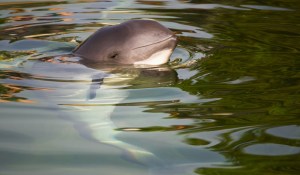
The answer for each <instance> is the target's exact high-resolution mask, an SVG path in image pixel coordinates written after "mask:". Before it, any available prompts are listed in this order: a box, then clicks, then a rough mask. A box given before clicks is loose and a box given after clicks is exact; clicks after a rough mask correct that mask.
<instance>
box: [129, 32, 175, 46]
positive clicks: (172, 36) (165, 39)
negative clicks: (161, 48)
mask: <svg viewBox="0 0 300 175" xmlns="http://www.w3.org/2000/svg"><path fill="white" fill-rule="evenodd" d="M170 39H174V40H176V35H174V34H173V35H170V36H168V37H166V38H163V39H162V40H159V41H156V42H153V43H150V44H145V45H142V46H138V47H135V48H133V49H132V50H135V49H140V48H143V47H147V46H151V45H155V44H159V43H162V42H164V41H167V40H170Z"/></svg>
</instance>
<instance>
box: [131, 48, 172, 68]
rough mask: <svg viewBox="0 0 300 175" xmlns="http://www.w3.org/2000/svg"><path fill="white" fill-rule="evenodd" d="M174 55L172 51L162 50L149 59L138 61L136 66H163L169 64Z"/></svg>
mask: <svg viewBox="0 0 300 175" xmlns="http://www.w3.org/2000/svg"><path fill="white" fill-rule="evenodd" d="M171 54H172V49H167V50H162V51H160V52H156V53H154V54H152V55H151V56H150V57H149V58H148V59H146V60H143V61H137V62H135V63H134V65H161V64H165V63H167V62H168V60H169V57H170V56H171Z"/></svg>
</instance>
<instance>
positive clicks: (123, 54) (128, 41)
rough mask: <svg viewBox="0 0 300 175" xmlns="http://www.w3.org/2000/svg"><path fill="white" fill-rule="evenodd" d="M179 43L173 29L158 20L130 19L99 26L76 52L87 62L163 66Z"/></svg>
mask: <svg viewBox="0 0 300 175" xmlns="http://www.w3.org/2000/svg"><path fill="white" fill-rule="evenodd" d="M176 43H177V39H176V36H175V35H174V34H173V32H172V31H170V30H169V29H167V28H166V27H164V26H162V25H161V24H159V23H158V22H155V21H151V20H131V21H128V22H124V23H122V24H119V25H114V26H108V27H103V28H101V29H99V30H98V31H96V32H95V33H94V34H92V35H91V36H90V37H89V38H88V39H86V40H85V41H84V42H83V43H82V44H81V45H79V46H78V47H77V48H76V49H75V50H74V51H73V53H74V54H75V55H78V56H80V57H82V59H83V62H88V63H106V64H134V65H161V64H165V63H167V62H168V60H169V58H170V56H171V54H172V52H173V50H174V48H175V47H176Z"/></svg>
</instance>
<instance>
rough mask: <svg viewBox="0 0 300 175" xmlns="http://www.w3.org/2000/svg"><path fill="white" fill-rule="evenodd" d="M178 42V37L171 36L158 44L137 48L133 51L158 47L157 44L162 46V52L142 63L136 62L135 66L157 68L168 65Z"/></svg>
mask: <svg viewBox="0 0 300 175" xmlns="http://www.w3.org/2000/svg"><path fill="white" fill-rule="evenodd" d="M164 42H165V43H164ZM176 42H177V40H176V36H175V35H171V36H169V37H167V38H164V39H162V40H160V41H157V42H154V43H151V44H146V45H143V46H139V47H136V48H134V49H132V50H135V49H140V48H144V47H149V46H153V45H156V44H162V48H161V50H159V51H157V52H155V53H153V54H152V55H151V56H149V57H148V58H147V59H145V60H141V61H136V62H134V63H133V64H134V65H136V66H139V65H150V66H157V65H162V64H165V63H167V62H168V61H169V58H170V56H171V54H172V52H173V50H174V48H175V45H176Z"/></svg>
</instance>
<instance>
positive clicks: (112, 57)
mask: <svg viewBox="0 0 300 175" xmlns="http://www.w3.org/2000/svg"><path fill="white" fill-rule="evenodd" d="M118 56H119V53H118V52H113V53H111V54H109V56H108V57H109V58H111V59H115V58H117V57H118Z"/></svg>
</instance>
